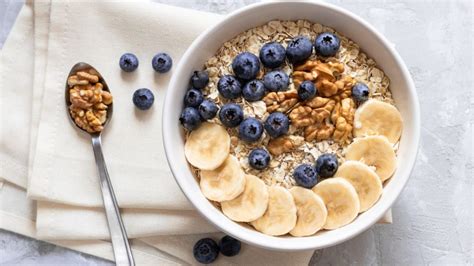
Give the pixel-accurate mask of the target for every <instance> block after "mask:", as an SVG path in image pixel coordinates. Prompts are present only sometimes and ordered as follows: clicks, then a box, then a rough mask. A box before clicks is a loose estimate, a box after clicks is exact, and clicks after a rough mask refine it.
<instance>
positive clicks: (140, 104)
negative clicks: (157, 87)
mask: <svg viewBox="0 0 474 266" xmlns="http://www.w3.org/2000/svg"><path fill="white" fill-rule="evenodd" d="M154 101H155V96H154V95H153V92H151V90H149V89H145V88H142V89H138V90H136V91H135V92H134V93H133V104H135V106H136V107H137V108H138V109H140V110H148V109H150V107H151V106H152V105H153V102H154Z"/></svg>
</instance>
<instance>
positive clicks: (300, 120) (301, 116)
mask: <svg viewBox="0 0 474 266" xmlns="http://www.w3.org/2000/svg"><path fill="white" fill-rule="evenodd" d="M334 106H335V101H334V100H332V99H329V98H323V97H314V98H313V99H312V100H310V101H309V102H306V103H305V105H303V106H299V107H297V108H295V109H293V110H292V111H291V113H290V115H289V117H290V120H291V124H292V125H294V126H295V127H307V126H310V125H313V124H316V123H321V122H323V121H324V120H325V119H326V118H328V117H329V116H330V115H331V112H332V110H333V108H334Z"/></svg>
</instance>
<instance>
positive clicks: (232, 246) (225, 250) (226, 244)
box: [219, 236, 241, 257]
mask: <svg viewBox="0 0 474 266" xmlns="http://www.w3.org/2000/svg"><path fill="white" fill-rule="evenodd" d="M240 247H241V244H240V241H239V240H237V239H235V238H233V237H231V236H224V237H223V238H221V240H220V241H219V250H220V251H221V253H222V255H224V256H227V257H232V256H235V255H237V254H239V252H240Z"/></svg>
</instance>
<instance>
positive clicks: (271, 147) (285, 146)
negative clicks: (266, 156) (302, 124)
mask: <svg viewBox="0 0 474 266" xmlns="http://www.w3.org/2000/svg"><path fill="white" fill-rule="evenodd" d="M301 144H302V143H301V141H298V139H296V138H295V136H282V137H278V138H276V139H271V140H270V141H269V142H268V145H267V148H268V151H269V152H270V153H271V154H272V155H273V156H278V155H280V154H283V153H285V152H291V151H292V150H294V149H296V148H297V147H298V146H300V145H301Z"/></svg>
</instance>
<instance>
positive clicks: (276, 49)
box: [260, 42, 285, 68]
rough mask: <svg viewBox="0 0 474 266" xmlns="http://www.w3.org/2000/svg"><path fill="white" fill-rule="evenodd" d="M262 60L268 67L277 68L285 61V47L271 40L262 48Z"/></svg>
mask: <svg viewBox="0 0 474 266" xmlns="http://www.w3.org/2000/svg"><path fill="white" fill-rule="evenodd" d="M260 61H262V64H263V65H264V66H266V67H268V68H276V67H279V66H281V64H283V62H285V47H283V45H281V44H279V43H277V42H269V43H266V44H264V45H263V46H262V48H261V49H260Z"/></svg>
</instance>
